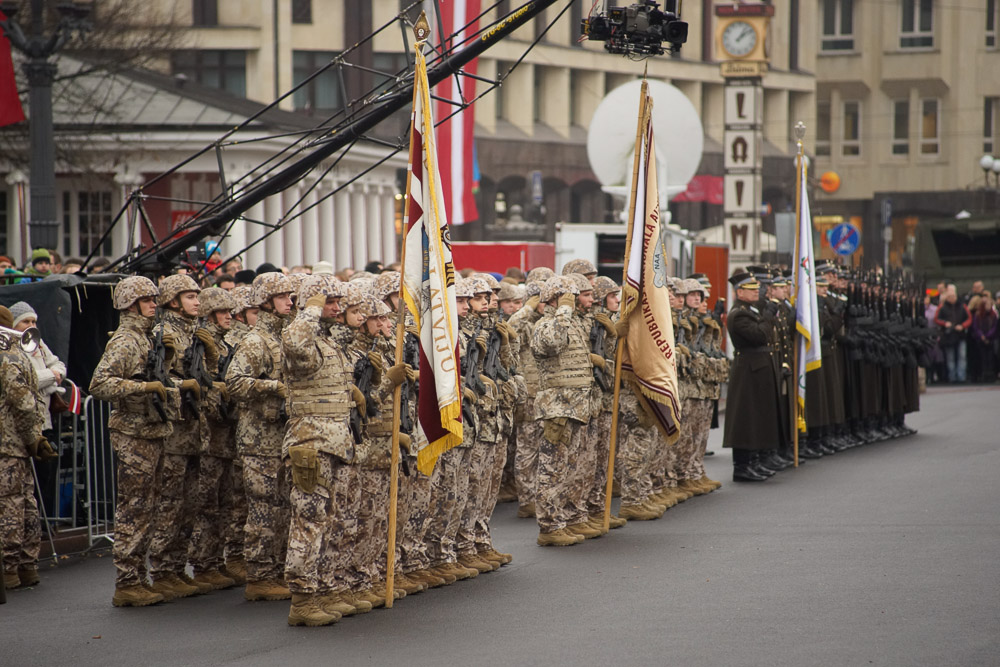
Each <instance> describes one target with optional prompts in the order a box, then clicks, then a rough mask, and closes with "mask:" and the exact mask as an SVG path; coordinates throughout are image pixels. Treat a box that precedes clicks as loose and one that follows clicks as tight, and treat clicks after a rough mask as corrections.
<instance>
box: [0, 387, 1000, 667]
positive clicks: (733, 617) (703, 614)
mask: <svg viewBox="0 0 1000 667" xmlns="http://www.w3.org/2000/svg"><path fill="white" fill-rule="evenodd" d="M923 405H924V410H923V411H922V412H920V413H919V414H916V415H913V416H911V418H910V419H909V420H908V423H910V425H912V426H914V427H916V428H918V429H919V430H920V432H919V434H918V435H915V436H911V437H908V438H904V439H899V440H894V441H889V442H883V443H879V444H875V445H870V446H867V447H861V448H858V449H854V450H850V451H847V452H844V453H841V454H838V455H836V456H833V457H829V458H825V459H822V460H820V461H810V462H809V463H808V464H806V465H805V466H803V467H801V468H799V469H798V470H790V471H787V472H785V473H781V474H780V475H778V476H777V477H776V478H774V479H772V480H770V481H768V482H766V483H764V484H757V485H746V484H744V485H737V484H733V483H731V482H728V481H727V480H728V479H729V476H728V473H729V465H730V458H729V456H728V452H725V451H722V450H719V449H718V447H717V446H718V441H719V439H720V437H721V436H720V435H719V433H718V432H717V431H713V439H712V442H713V443H714V445H715V446H716V449H717V451H718V454H717V455H716V456H714V457H711V458H709V459H708V467H709V473H710V474H711V476H713V477H715V478H717V479H720V480H722V481H724V482H726V483H725V486H723V488H722V489H721V490H719V491H717V492H715V493H713V494H711V495H709V496H702V497H698V498H694V499H692V500H690V501H688V502H686V503H683V504H682V505H679V506H677V507H675V508H673V509H671V510H669V511H668V512H667V514H666V515H665V516H664V517H663V518H662V519H660V520H659V521H654V522H646V523H641V522H634V523H630V524H629V525H628V526H626V527H625V528H623V529H621V530H617V531H613V532H612V534H611V535H609V536H606V537H604V538H602V539H599V540H590V541H588V542H586V543H584V544H582V545H579V546H575V547H571V548H568V549H553V548H548V549H543V548H539V547H537V546H535V545H534V540H535V536H536V532H535V528H534V524H533V523H532V522H531V521H528V520H518V519H516V518H515V517H514V510H515V508H514V506H513V505H511V504H507V505H502V506H501V507H500V508H499V509H498V511H497V516H496V518H495V521H494V526H495V529H494V530H495V532H494V534H495V536H496V541H497V544H498V546H500V547H501V548H502V549H505V550H508V551H510V552H511V553H513V554H514V557H515V559H514V562H513V563H512V564H511V565H508V566H507V567H504V568H503V569H502V570H500V571H499V572H495V573H492V574H487V575H481V576H480V577H478V578H477V579H475V580H470V581H465V582H459V583H457V584H455V585H453V586H450V587H445V588H440V589H436V590H432V591H428V592H426V593H422V594H419V595H415V596H412V597H408V598H405V599H403V600H401V601H398V602H397V603H396V606H395V608H394V609H392V610H376V611H373V612H372V613H370V614H367V615H364V616H359V617H354V618H348V619H344V620H342V621H341V622H340V623H337V624H336V625H333V626H331V627H326V628H315V629H305V628H289V627H288V626H287V625H286V623H285V619H286V616H287V613H288V605H287V603H285V602H257V603H248V602H245V601H244V600H243V598H242V594H241V592H240V591H235V590H233V591H224V592H218V593H215V594H212V595H208V596H203V597H199V598H189V599H186V600H182V601H178V602H174V603H171V604H161V605H156V606H154V607H148V608H143V609H115V608H113V607H112V606H111V594H112V587H113V568H112V564H111V561H110V558H109V557H103V558H97V557H91V558H88V559H86V560H83V561H82V562H74V563H70V564H66V565H63V566H60V567H58V568H54V569H46V570H43V572H42V577H43V582H42V584H41V585H40V586H38V587H37V588H35V589H33V590H26V591H12V592H9V593H8V600H9V602H8V604H7V605H5V606H0V664H2V665H11V666H17V667H22V666H26V665H147V664H152V665H276V664H298V665H303V664H310V665H332V664H341V665H343V664H346V665H358V664H373V665H389V664H392V665H406V666H410V665H441V664H453V665H534V664H538V665H541V664H545V665H553V664H560V665H561V664H575V665H596V664H601V665H686V666H688V665H692V666H693V665H768V666H771V665H774V666H778V665H794V666H796V667H799V666H802V665H907V666H910V665H933V666H934V667H940V666H941V665H949V666H952V665H991V664H993V665H995V664H998V663H1000V572H998V568H997V564H998V556H1000V494H998V493H997V492H996V482H997V479H998V478H1000V445H998V438H997V433H998V432H1000V416H998V410H997V408H998V407H1000V390H997V389H983V388H975V389H972V388H969V389H963V390H951V391H949V390H937V391H935V390H932V391H931V392H930V393H929V394H926V395H925V396H924V403H923Z"/></svg>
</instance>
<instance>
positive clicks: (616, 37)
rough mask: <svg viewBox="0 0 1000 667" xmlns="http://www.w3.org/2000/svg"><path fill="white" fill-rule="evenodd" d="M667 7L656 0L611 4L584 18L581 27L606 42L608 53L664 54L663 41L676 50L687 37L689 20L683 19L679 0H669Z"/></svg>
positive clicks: (587, 35) (667, 0)
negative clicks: (605, 9) (622, 4)
mask: <svg viewBox="0 0 1000 667" xmlns="http://www.w3.org/2000/svg"><path fill="white" fill-rule="evenodd" d="M663 4H664V8H663V9H660V3H658V2H654V1H653V0H643V2H636V3H633V4H631V5H627V6H625V7H611V8H609V9H608V11H607V13H595V14H592V15H590V16H588V17H587V18H585V19H583V22H582V25H581V29H582V32H583V35H584V36H585V37H586V38H587V39H592V40H595V41H598V42H604V49H605V50H606V51H607V52H608V53H620V54H623V55H627V56H638V57H646V56H661V55H663V54H664V53H665V51H664V48H663V43H664V42H667V43H668V44H669V48H670V52H671V53H677V52H679V51H680V50H681V46H682V45H683V44H684V42H686V41H687V36H688V24H687V23H685V22H684V21H681V20H680V16H679V15H678V0H666V2H664V3H663Z"/></svg>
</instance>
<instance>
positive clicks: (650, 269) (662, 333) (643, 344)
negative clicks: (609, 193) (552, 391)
mask: <svg viewBox="0 0 1000 667" xmlns="http://www.w3.org/2000/svg"><path fill="white" fill-rule="evenodd" d="M641 94H642V96H643V100H642V102H640V105H639V109H640V111H639V113H640V121H639V122H640V132H639V141H637V144H636V154H637V155H636V161H637V163H638V164H637V168H636V169H635V170H634V172H633V185H632V190H633V194H632V202H631V205H630V207H629V211H630V213H631V219H630V220H629V223H628V224H629V226H630V228H629V231H628V237H629V242H628V243H627V247H628V256H627V257H626V275H625V284H624V289H623V292H624V299H623V301H622V305H621V317H622V318H623V319H624V318H628V321H629V328H628V336H627V338H626V345H625V347H624V352H623V355H622V377H623V378H624V379H626V380H630V381H632V382H633V383H634V384H635V386H637V387H638V388H639V389H640V394H639V395H638V398H639V401H640V403H642V404H643V408H644V409H645V410H646V411H647V412H648V413H649V414H650V415H651V416H653V418H654V422H655V423H656V426H657V428H659V430H660V432H661V433H662V435H663V437H664V439H665V440H666V441H667V444H673V443H674V442H676V441H677V438H678V437H679V436H680V429H679V428H678V424H679V420H680V404H679V402H678V400H677V365H676V363H675V359H674V354H675V352H674V328H673V322H672V319H671V317H670V299H669V294H668V291H667V269H668V266H667V260H668V255H667V252H666V248H665V247H664V244H663V242H661V235H662V233H663V223H662V221H661V219H660V197H659V194H658V191H657V185H656V150H655V146H654V145H653V123H652V121H651V113H650V112H651V111H652V105H653V100H652V98H650V97H649V95H648V93H647V90H646V85H645V83H644V84H643V87H642V93H641Z"/></svg>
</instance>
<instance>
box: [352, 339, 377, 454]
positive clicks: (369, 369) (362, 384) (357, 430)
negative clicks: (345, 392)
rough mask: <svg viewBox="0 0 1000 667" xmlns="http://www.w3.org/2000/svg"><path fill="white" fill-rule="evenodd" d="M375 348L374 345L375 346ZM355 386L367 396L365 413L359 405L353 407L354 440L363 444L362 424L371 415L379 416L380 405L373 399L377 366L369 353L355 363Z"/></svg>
mask: <svg viewBox="0 0 1000 667" xmlns="http://www.w3.org/2000/svg"><path fill="white" fill-rule="evenodd" d="M373 348H374V346H373ZM353 377H354V386H355V387H357V388H358V391H360V392H361V395H362V396H364V397H365V414H364V415H362V414H361V411H360V410H358V406H356V405H355V406H354V407H353V408H351V434H352V435H353V436H354V442H355V443H357V444H359V445H360V444H361V441H362V433H361V424H362V422H367V421H368V420H369V419H370V418H371V417H376V416H378V406H377V405H375V401H373V400H372V398H371V394H372V384H373V382H372V380H373V379H374V378H375V366H373V365H372V362H371V359H369V358H368V355H367V354H365V355H363V356H362V357H361V358H360V359H358V361H357V363H355V364H354V376H353Z"/></svg>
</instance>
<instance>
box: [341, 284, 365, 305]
mask: <svg viewBox="0 0 1000 667" xmlns="http://www.w3.org/2000/svg"><path fill="white" fill-rule="evenodd" d="M342 288H343V290H342V292H343V294H341V297H340V308H341V310H347V309H348V308H351V307H352V306H360V305H362V304H363V303H364V302H365V299H366V298H367V293H366V292H367V291H366V290H364V289H362V287H361V286H360V285H358V284H356V283H355V282H354V281H351V282H348V283H347V284H346V285H342Z"/></svg>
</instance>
